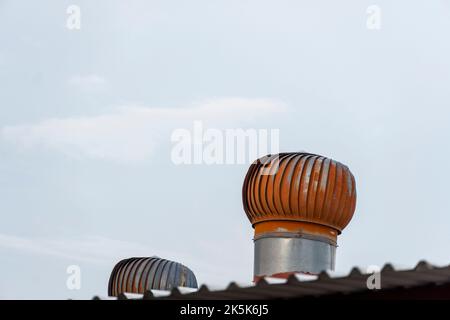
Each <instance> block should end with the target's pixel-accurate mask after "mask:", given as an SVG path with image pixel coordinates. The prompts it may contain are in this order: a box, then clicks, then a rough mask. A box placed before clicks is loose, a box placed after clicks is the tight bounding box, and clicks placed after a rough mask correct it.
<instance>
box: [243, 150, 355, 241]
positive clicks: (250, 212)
mask: <svg viewBox="0 0 450 320" xmlns="http://www.w3.org/2000/svg"><path fill="white" fill-rule="evenodd" d="M273 167H274V168H276V166H273ZM273 172H275V173H274V174H271V175H267V174H264V173H267V165H265V164H264V163H262V162H261V161H256V162H255V163H253V164H252V165H251V166H250V168H249V170H248V172H247V175H246V177H245V180H244V185H243V188H242V199H243V205H244V210H245V212H246V214H247V216H248V218H249V220H250V222H251V223H252V225H253V226H255V224H258V223H260V222H266V221H277V220H278V221H279V220H285V221H302V222H309V223H314V224H320V225H323V226H328V227H330V228H333V229H335V230H336V231H337V232H338V233H340V232H341V231H342V229H344V228H345V226H346V225H347V224H348V223H349V222H350V220H351V218H352V216H353V213H354V211H355V206H356V183H355V178H354V176H353V174H352V173H351V172H350V170H349V169H348V167H347V166H345V165H344V164H342V163H340V162H337V161H335V160H332V159H329V158H326V157H323V156H320V155H316V154H310V153H302V152H300V153H280V154H279V162H278V170H276V169H274V171H273Z"/></svg>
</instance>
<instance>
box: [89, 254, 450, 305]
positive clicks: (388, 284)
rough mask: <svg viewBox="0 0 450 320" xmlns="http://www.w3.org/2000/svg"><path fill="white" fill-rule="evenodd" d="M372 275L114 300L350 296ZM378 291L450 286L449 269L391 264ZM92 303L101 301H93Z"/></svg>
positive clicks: (292, 279) (293, 279) (294, 277)
mask: <svg viewBox="0 0 450 320" xmlns="http://www.w3.org/2000/svg"><path fill="white" fill-rule="evenodd" d="M370 275H372V273H362V272H361V271H360V270H359V269H358V268H356V267H355V268H353V269H352V270H351V271H350V273H349V274H348V275H346V276H334V275H333V273H327V272H322V273H321V274H320V275H318V276H307V277H305V276H304V275H292V276H291V277H289V278H288V279H287V280H282V279H281V280H280V279H274V278H264V279H262V280H260V281H259V282H258V283H257V284H256V285H252V286H245V287H241V286H239V285H237V284H236V283H235V282H231V283H230V284H229V285H228V287H227V288H226V289H224V290H215V291H213V290H210V289H209V288H208V287H207V286H206V285H202V286H201V287H200V288H199V289H198V290H196V289H192V288H174V289H172V290H171V291H162V290H150V291H147V292H146V293H145V294H143V295H139V294H138V295H136V294H128V293H125V294H121V295H120V296H119V297H118V299H146V300H147V299H186V300H202V299H205V300H217V299H230V300H240V299H252V300H253V299H258V300H259V299H298V298H308V297H309V298H312V297H323V296H332V295H338V294H344V295H346V294H353V293H357V292H364V291H366V292H367V291H369V289H368V288H367V279H368V277H369V276H370ZM380 277H381V289H379V290H377V291H383V290H389V289H396V288H415V287H420V286H426V285H442V284H450V265H449V266H445V267H437V266H433V265H431V264H429V263H428V262H426V261H421V262H419V263H418V264H417V265H416V267H415V268H413V269H407V270H396V269H394V267H393V266H392V264H389V263H388V264H386V265H385V266H384V267H383V268H382V269H381V271H380ZM94 299H101V298H100V297H94Z"/></svg>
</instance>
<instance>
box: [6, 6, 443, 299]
mask: <svg viewBox="0 0 450 320" xmlns="http://www.w3.org/2000/svg"><path fill="white" fill-rule="evenodd" d="M72 4H75V5H78V6H79V8H80V9H81V16H80V17H81V20H80V21H81V25H80V26H81V29H79V30H77V29H74V30H70V29H68V28H67V26H66V22H67V18H68V14H67V13H66V10H67V7H68V6H69V5H72ZM370 5H377V6H378V8H379V9H381V11H380V12H381V20H380V21H381V24H380V25H379V26H380V27H381V28H380V29H379V30H373V29H370V28H368V27H367V19H368V14H367V8H368V7H369V6H370ZM449 32H450V2H449V1H448V0H435V1H419V0H415V1H406V0H398V1H388V0H379V1H376V2H372V1H370V2H369V1H366V0H363V1H361V0H342V1H331V0H314V1H312V0H306V1H305V0H302V1H294V0H293V1H261V0H245V1H242V0H239V1H237V0H236V1H234V0H227V1H211V0H208V1H206V0H205V1H197V0H193V1H111V0H108V1H106V0H104V1H81V0H76V1H18V0H14V1H12V0H10V1H7V0H0V214H1V217H2V222H1V223H0V298H45V299H46V298H58V299H66V298H88V299H89V298H92V296H94V295H106V290H107V281H108V278H109V275H110V272H111V271H112V268H113V266H114V264H115V263H116V262H117V261H119V260H120V259H122V258H126V257H132V256H152V255H157V256H160V257H164V258H168V259H172V260H175V261H179V262H182V263H183V264H185V265H187V266H189V267H190V268H191V269H192V270H193V271H194V272H195V274H196V276H197V279H198V282H199V283H200V284H202V283H206V284H208V285H211V286H213V287H214V286H217V287H218V286H224V285H226V284H227V283H229V282H230V281H238V282H244V283H245V282H247V283H248V282H250V281H251V279H252V272H253V243H252V236H253V229H252V228H251V225H250V223H249V221H248V219H247V217H246V216H245V213H244V211H243V208H242V200H241V187H242V182H243V179H244V176H245V173H246V170H247V168H248V165H178V166H177V165H175V164H174V163H173V162H172V161H171V150H172V148H173V142H171V133H172V132H173V130H175V129H177V128H186V129H189V130H191V129H192V127H193V121H194V120H201V121H203V123H204V124H205V126H207V127H211V128H218V129H225V128H244V129H247V128H254V129H279V130H280V149H281V150H282V151H300V150H306V151H308V152H312V153H318V154H322V155H324V156H328V157H331V158H334V159H336V160H338V161H341V162H343V163H345V164H347V165H348V166H349V167H350V169H351V171H352V172H353V174H354V175H355V177H356V181H357V190H358V201H357V207H356V212H355V216H354V218H353V220H352V221H351V223H350V224H349V226H348V227H347V228H346V229H345V230H344V232H343V233H342V235H341V236H340V237H339V239H338V244H339V247H338V250H337V261H336V267H337V271H338V272H342V273H345V272H348V271H349V270H350V268H351V267H353V266H355V265H358V266H361V267H363V268H364V267H367V266H369V265H380V266H382V265H383V264H384V263H386V262H392V263H394V264H397V265H399V266H403V267H412V266H414V265H415V264H416V263H417V262H418V261H419V260H421V259H427V260H429V261H431V262H433V263H438V264H448V263H450V252H449V250H448V244H449V243H450V232H449V226H450V202H449V189H448V181H450V168H449V164H448V157H449V155H450V152H449V149H450V148H449V138H450V128H449V120H450V42H449V41H448V39H449ZM70 265H78V266H80V268H81V274H82V278H81V289H80V290H69V289H68V288H67V286H66V279H67V277H68V275H67V274H66V268H67V267H68V266H70Z"/></svg>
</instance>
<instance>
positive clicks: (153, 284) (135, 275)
mask: <svg viewBox="0 0 450 320" xmlns="http://www.w3.org/2000/svg"><path fill="white" fill-rule="evenodd" d="M176 287H190V288H197V279H196V278H195V275H194V273H193V272H192V271H191V270H190V269H189V268H188V267H186V266H184V265H182V264H181V263H178V262H174V261H170V260H166V259H161V258H156V257H151V258H129V259H124V260H121V261H119V262H118V263H117V264H116V265H115V267H114V269H113V271H112V272H111V276H110V278H109V284H108V295H109V296H118V295H120V294H121V293H124V292H129V293H144V292H145V291H148V290H151V289H156V290H171V289H172V288H176Z"/></svg>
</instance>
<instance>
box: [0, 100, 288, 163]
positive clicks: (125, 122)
mask: <svg viewBox="0 0 450 320" xmlns="http://www.w3.org/2000/svg"><path fill="white" fill-rule="evenodd" d="M285 110H286V106H285V104H284V103H282V102H280V101H275V100H270V99H244V98H223V99H210V100H205V101H202V102H200V103H193V104H191V105H190V106H189V107H185V108H149V107H142V106H122V107H119V108H116V109H115V110H114V111H113V112H111V113H108V114H103V115H97V116H91V117H70V118H55V119H47V120H43V121H41V122H39V123H36V124H31V125H16V126H7V127H4V128H3V129H2V130H1V136H2V138H3V139H5V140H6V141H8V142H10V143H13V144H15V145H17V146H19V147H21V148H25V149H33V148H40V149H46V150H51V151H58V152H62V153H64V154H65V155H68V156H70V157H75V158H89V159H106V160H113V161H117V162H122V163H130V162H131V163H133V162H134V163H135V162H141V161H144V160H146V159H148V158H149V157H150V156H151V155H152V153H153V152H154V151H155V149H156V148H157V147H158V146H159V145H161V144H162V143H169V142H170V133H171V131H172V130H173V129H176V128H187V129H190V128H192V123H193V121H195V120H203V121H204V122H205V123H206V124H207V125H208V126H214V127H215V128H235V127H236V125H249V124H252V123H254V121H257V120H258V119H261V117H263V118H267V117H268V116H273V115H274V114H276V113H278V112H283V111H285Z"/></svg>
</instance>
